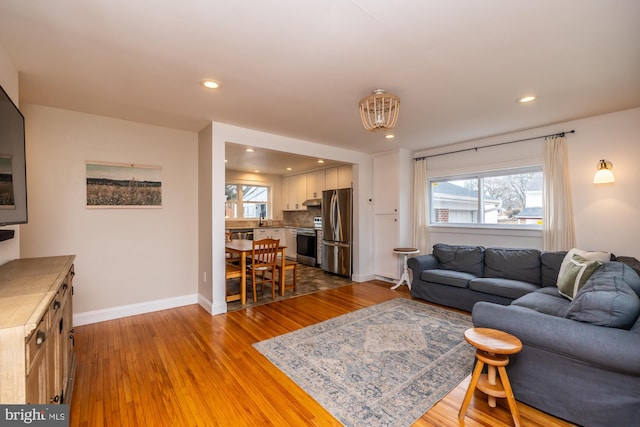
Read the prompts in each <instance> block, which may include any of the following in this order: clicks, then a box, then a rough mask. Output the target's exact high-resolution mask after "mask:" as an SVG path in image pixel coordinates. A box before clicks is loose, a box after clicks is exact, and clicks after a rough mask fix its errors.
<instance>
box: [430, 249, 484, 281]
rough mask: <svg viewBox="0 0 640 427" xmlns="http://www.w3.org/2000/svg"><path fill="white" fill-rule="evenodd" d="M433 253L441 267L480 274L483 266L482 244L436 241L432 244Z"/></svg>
mask: <svg viewBox="0 0 640 427" xmlns="http://www.w3.org/2000/svg"><path fill="white" fill-rule="evenodd" d="M433 255H434V256H435V257H436V258H438V264H439V267H440V268H442V269H445V270H453V271H463V272H465V273H470V274H474V275H476V276H482V271H483V268H484V248H483V247H482V246H457V245H446V244H444V243H438V244H435V245H433Z"/></svg>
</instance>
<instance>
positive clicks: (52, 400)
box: [49, 394, 60, 403]
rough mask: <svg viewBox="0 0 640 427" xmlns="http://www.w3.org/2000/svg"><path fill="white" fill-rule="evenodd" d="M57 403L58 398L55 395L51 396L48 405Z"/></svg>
mask: <svg viewBox="0 0 640 427" xmlns="http://www.w3.org/2000/svg"><path fill="white" fill-rule="evenodd" d="M59 401H60V396H58V395H57V394H56V395H55V396H53V397H52V398H51V399H49V402H50V403H58V402H59Z"/></svg>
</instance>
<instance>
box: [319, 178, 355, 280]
mask: <svg viewBox="0 0 640 427" xmlns="http://www.w3.org/2000/svg"><path fill="white" fill-rule="evenodd" d="M351 212H352V201H351V189H350V188H342V189H339V190H326V191H323V192H322V269H323V270H324V271H328V272H329V273H335V274H338V275H340V276H345V277H351V252H352V251H351V249H352V245H353V241H352V238H351V236H352V233H351V230H352V227H351V225H352V215H351Z"/></svg>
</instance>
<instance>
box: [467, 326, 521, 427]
mask: <svg viewBox="0 0 640 427" xmlns="http://www.w3.org/2000/svg"><path fill="white" fill-rule="evenodd" d="M464 339H465V340H467V342H468V343H469V344H471V345H472V346H474V347H475V348H476V357H477V358H478V362H477V363H476V367H475V368H474V370H473V375H472V376H471V382H469V388H468V389H467V394H465V396H464V400H463V401H462V406H461V407H460V411H459V412H458V421H459V423H460V425H461V426H462V425H464V417H465V414H466V413H467V408H468V407H469V403H470V402H471V396H473V391H474V390H475V389H476V387H477V388H478V390H480V391H482V392H484V393H486V394H487V395H488V402H489V406H491V407H492V408H495V407H496V397H501V398H506V399H507V402H508V404H509V409H510V410H511V416H512V417H513V422H514V423H515V425H516V427H519V426H520V414H519V413H518V407H517V406H516V399H515V398H514V397H513V390H512V389H511V383H510V382H509V377H508V376H507V370H506V369H505V366H507V365H508V364H509V355H510V354H516V353H518V352H519V351H520V350H522V342H521V341H520V340H519V339H518V338H517V337H514V336H513V335H511V334H508V333H506V332H503V331H498V330H496V329H489V328H470V329H467V330H466V331H465V332H464ZM485 364H486V365H487V373H486V374H483V373H482V368H483V367H484V365H485ZM496 369H497V371H498V374H499V378H496Z"/></svg>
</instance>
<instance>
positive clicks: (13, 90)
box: [0, 45, 20, 265]
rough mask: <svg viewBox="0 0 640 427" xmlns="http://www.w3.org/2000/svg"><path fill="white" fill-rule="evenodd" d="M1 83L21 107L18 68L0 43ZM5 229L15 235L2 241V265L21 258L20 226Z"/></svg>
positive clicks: (0, 244) (0, 248) (0, 259)
mask: <svg viewBox="0 0 640 427" xmlns="http://www.w3.org/2000/svg"><path fill="white" fill-rule="evenodd" d="M0 85H1V86H2V87H3V89H4V90H5V92H7V94H8V95H9V97H10V98H11V100H12V101H13V103H14V104H16V105H18V107H19V106H20V105H19V104H20V103H19V100H18V69H17V68H16V67H15V65H13V62H12V61H11V59H9V55H8V54H7V52H6V51H5V50H4V47H3V46H2V45H0ZM3 229H5V230H15V236H14V238H13V239H11V240H5V241H4V242H0V265H2V264H4V263H6V262H7V261H11V260H13V259H16V258H20V226H19V225H13V226H7V227H3Z"/></svg>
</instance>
